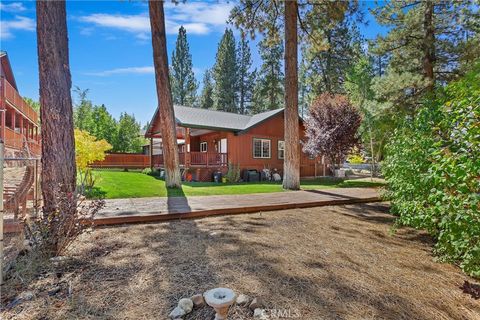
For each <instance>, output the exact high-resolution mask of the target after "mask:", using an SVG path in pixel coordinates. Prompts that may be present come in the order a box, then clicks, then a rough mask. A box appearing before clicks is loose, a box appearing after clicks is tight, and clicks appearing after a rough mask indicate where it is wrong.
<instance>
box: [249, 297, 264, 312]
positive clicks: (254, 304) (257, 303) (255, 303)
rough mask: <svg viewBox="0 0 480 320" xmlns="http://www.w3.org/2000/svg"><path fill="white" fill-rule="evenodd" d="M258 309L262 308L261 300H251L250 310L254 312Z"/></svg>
mask: <svg viewBox="0 0 480 320" xmlns="http://www.w3.org/2000/svg"><path fill="white" fill-rule="evenodd" d="M260 307H263V303H262V300H260V299H259V298H255V299H253V300H252V303H250V306H249V308H250V310H255V309H258V308H260Z"/></svg>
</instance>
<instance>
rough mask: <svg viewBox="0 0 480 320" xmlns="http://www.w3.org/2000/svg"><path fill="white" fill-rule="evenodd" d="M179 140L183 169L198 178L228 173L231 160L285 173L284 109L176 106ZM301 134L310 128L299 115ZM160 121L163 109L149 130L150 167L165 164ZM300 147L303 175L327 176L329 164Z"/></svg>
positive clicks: (246, 166)
mask: <svg viewBox="0 0 480 320" xmlns="http://www.w3.org/2000/svg"><path fill="white" fill-rule="evenodd" d="M174 112H175V120H176V125H177V143H178V146H179V159H180V164H181V166H182V168H184V169H188V170H189V171H190V172H191V173H192V176H193V179H195V180H197V181H211V180H212V174H213V172H215V171H221V172H222V173H224V174H225V173H226V172H227V169H228V163H231V164H234V165H238V166H239V167H240V169H241V171H243V170H253V169H255V170H257V171H261V170H262V169H265V168H266V169H270V170H271V171H272V170H276V171H278V172H279V173H280V174H283V161H284V159H283V158H284V148H285V143H284V109H276V110H271V111H267V112H263V113H259V114H255V115H242V114H236V113H230V112H224V111H217V110H209V109H201V108H192V107H184V106H174ZM298 121H299V130H300V139H301V140H302V139H303V138H304V136H305V127H304V124H303V121H302V119H301V118H300V117H299V119H298ZM161 125H162V124H161V121H160V118H159V113H158V109H157V110H156V112H155V114H154V116H153V118H152V121H151V122H150V125H149V127H148V129H147V131H146V133H145V137H146V138H148V139H150V148H149V150H151V151H149V155H150V166H151V167H152V168H162V167H163V151H162V147H161V130H160V128H161ZM298 148H299V150H300V154H301V159H300V176H301V177H314V176H322V175H327V174H328V172H327V171H326V170H327V166H326V164H325V163H324V162H323V161H322V159H321V158H313V157H310V156H309V155H308V154H305V153H303V152H302V151H301V150H302V148H301V142H300V141H299V142H298Z"/></svg>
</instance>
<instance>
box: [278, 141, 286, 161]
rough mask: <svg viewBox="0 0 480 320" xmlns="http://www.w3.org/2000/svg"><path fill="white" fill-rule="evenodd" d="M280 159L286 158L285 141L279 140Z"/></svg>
mask: <svg viewBox="0 0 480 320" xmlns="http://www.w3.org/2000/svg"><path fill="white" fill-rule="evenodd" d="M278 159H285V141H283V140H278Z"/></svg>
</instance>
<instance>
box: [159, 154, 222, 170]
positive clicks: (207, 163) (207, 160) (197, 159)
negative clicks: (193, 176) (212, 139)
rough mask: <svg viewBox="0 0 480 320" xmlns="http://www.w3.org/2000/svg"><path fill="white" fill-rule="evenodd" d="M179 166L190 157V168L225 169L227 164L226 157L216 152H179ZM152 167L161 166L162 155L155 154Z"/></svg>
mask: <svg viewBox="0 0 480 320" xmlns="http://www.w3.org/2000/svg"><path fill="white" fill-rule="evenodd" d="M178 155H179V162H180V165H185V160H187V161H188V157H189V156H190V166H193V167H195V166H201V167H225V166H227V164H228V155H227V154H226V153H218V152H189V153H188V154H186V153H184V152H179V154H178ZM153 165H154V166H163V155H162V154H156V155H154V156H153Z"/></svg>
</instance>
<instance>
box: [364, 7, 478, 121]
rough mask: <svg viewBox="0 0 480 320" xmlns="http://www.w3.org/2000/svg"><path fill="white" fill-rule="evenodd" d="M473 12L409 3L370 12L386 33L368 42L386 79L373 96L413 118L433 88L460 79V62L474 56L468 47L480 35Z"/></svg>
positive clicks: (464, 8) (458, 8) (474, 49)
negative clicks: (385, 61)
mask: <svg viewBox="0 0 480 320" xmlns="http://www.w3.org/2000/svg"><path fill="white" fill-rule="evenodd" d="M473 7H474V6H473V5H472V3H471V1H457V2H454V1H411V0H408V1H392V2H386V3H385V4H384V5H383V6H380V7H378V8H375V9H374V10H373V14H374V15H375V17H376V19H377V22H378V23H379V24H380V25H383V26H386V27H388V28H390V31H389V32H388V34H387V35H386V36H379V37H378V38H377V39H376V41H375V42H374V43H372V44H373V46H372V52H373V53H374V54H376V55H378V56H380V57H387V58H388V67H387V68H386V70H385V74H384V75H383V76H382V77H379V78H377V79H376V81H375V84H374V90H375V92H376V96H377V97H378V98H380V99H381V100H385V101H388V102H390V103H391V104H392V105H393V106H395V107H396V110H397V111H404V112H407V113H413V112H415V110H416V108H417V106H418V105H419V104H420V101H421V99H420V98H421V97H422V96H423V95H424V94H425V93H427V92H432V90H433V88H434V87H435V85H436V84H445V83H447V82H449V81H450V80H452V79H455V78H456V77H458V75H461V73H462V72H463V71H464V70H463V69H462V63H464V61H465V62H466V61H470V62H471V61H474V60H475V58H478V54H479V52H478V48H476V46H475V45H473V46H472V43H473V42H475V39H476V40H477V43H478V36H479V33H478V22H477V23H472V22H473V21H475V20H476V21H478V12H473V11H472V10H473ZM475 28H477V29H476V30H475ZM475 52H476V53H475ZM467 64H468V62H467ZM470 64H471V63H470Z"/></svg>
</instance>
